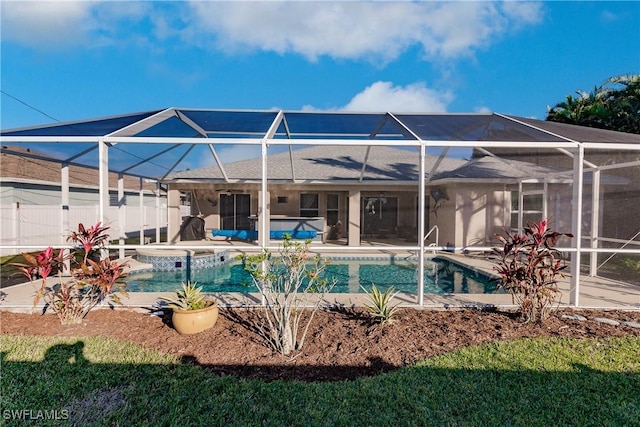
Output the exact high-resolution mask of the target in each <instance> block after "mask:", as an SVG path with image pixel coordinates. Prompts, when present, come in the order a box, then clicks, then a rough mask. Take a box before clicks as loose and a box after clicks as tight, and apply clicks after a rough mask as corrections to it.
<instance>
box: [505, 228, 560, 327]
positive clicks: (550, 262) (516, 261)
mask: <svg viewBox="0 0 640 427" xmlns="http://www.w3.org/2000/svg"><path fill="white" fill-rule="evenodd" d="M561 236H566V237H573V235H572V234H569V233H560V232H557V231H554V230H551V229H550V228H548V223H547V220H544V219H543V220H541V221H540V222H537V223H530V224H529V225H528V226H527V227H525V228H524V234H518V233H511V232H509V231H507V230H505V231H504V235H502V234H496V238H497V239H498V240H499V241H500V243H501V244H502V248H498V249H494V250H493V251H494V257H495V259H496V265H495V266H494V268H493V269H494V270H495V271H496V272H497V273H498V275H499V276H500V278H499V279H497V281H498V287H499V288H502V289H504V290H505V291H506V292H508V293H509V294H511V295H512V297H513V299H514V301H515V302H516V303H517V304H518V305H519V307H520V314H521V315H522V318H523V320H524V321H525V322H538V321H542V320H544V319H545V318H546V317H547V316H548V315H549V311H550V309H551V307H552V305H553V304H554V303H555V302H556V301H559V300H560V296H561V292H560V290H559V289H558V278H559V277H564V276H563V274H562V271H563V270H564V269H566V268H567V265H566V263H565V261H564V260H563V259H562V258H560V253H559V251H557V250H556V249H554V246H555V244H556V242H557V240H558V238H559V237H561Z"/></svg>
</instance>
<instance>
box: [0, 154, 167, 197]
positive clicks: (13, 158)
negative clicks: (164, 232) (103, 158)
mask: <svg viewBox="0 0 640 427" xmlns="http://www.w3.org/2000/svg"><path fill="white" fill-rule="evenodd" d="M60 168H61V165H60V163H59V162H58V161H57V160H56V159H54V158H51V157H50V156H47V155H46V154H43V153H38V152H34V151H32V150H30V149H24V148H22V147H2V150H1V154H0V179H2V181H3V182H32V183H39V184H48V185H60V181H61V172H60ZM123 180H124V181H123V183H124V186H125V188H126V189H127V190H129V191H138V190H139V189H140V178H139V177H136V176H131V175H123ZM69 184H70V185H71V186H88V187H95V188H97V187H98V170H97V169H95V168H91V167H85V166H80V165H75V164H73V165H69ZM109 186H110V187H117V186H118V175H117V174H115V173H113V172H111V173H109ZM143 188H144V189H145V190H149V191H154V190H155V189H156V186H155V185H154V184H153V183H147V182H143Z"/></svg>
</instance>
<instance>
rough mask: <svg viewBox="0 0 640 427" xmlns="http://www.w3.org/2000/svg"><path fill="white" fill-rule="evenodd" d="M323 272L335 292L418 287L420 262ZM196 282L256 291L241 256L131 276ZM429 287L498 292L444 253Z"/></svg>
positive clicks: (431, 268) (146, 285)
mask: <svg viewBox="0 0 640 427" xmlns="http://www.w3.org/2000/svg"><path fill="white" fill-rule="evenodd" d="M323 274H324V277H326V278H329V279H336V280H337V284H336V286H335V287H334V288H333V290H332V292H334V293H361V292H363V291H362V289H361V288H360V286H361V285H362V286H364V287H365V288H367V289H369V288H370V287H371V285H372V284H375V285H376V286H377V287H378V288H379V289H386V288H388V287H389V286H393V287H394V288H395V290H397V291H400V292H407V293H413V294H415V293H417V287H418V265H417V261H416V260H413V261H411V260H396V259H384V260H376V259H367V260H340V259H333V260H331V262H330V264H328V265H327V268H326V270H325V271H324V273H323ZM189 279H190V280H191V281H192V282H197V283H198V285H199V286H202V287H203V291H204V292H257V289H256V287H255V286H254V285H253V280H252V278H251V275H250V274H249V273H248V272H247V271H246V270H245V269H244V266H243V264H242V262H240V261H235V260H234V261H231V262H229V263H226V264H224V265H221V266H218V267H213V268H203V269H197V270H191V271H190V277H187V271H185V270H182V271H146V272H136V273H132V274H131V275H129V276H128V278H127V280H128V287H129V291H131V292H170V291H174V290H175V289H176V288H178V287H179V286H180V283H181V282H186V281H187V280H189ZM424 292H425V293H432V294H440V293H463V294H487V293H498V291H496V286H495V283H493V282H490V278H489V277H488V276H486V275H484V274H482V273H478V272H476V271H474V270H471V269H468V268H466V267H463V266H461V265H459V264H457V263H454V262H451V261H449V260H446V259H443V258H432V259H429V260H427V261H425V289H424Z"/></svg>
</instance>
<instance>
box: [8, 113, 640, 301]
mask: <svg viewBox="0 0 640 427" xmlns="http://www.w3.org/2000/svg"><path fill="white" fill-rule="evenodd" d="M1 140H2V146H3V147H2V150H3V152H8V151H12V150H13V152H15V151H16V149H15V147H20V148H21V149H22V150H23V151H25V149H28V150H29V153H30V154H29V155H30V156H43V157H46V158H47V159H54V160H55V161H56V162H58V163H59V165H60V174H61V180H60V182H61V185H60V189H61V192H62V194H65V192H66V193H67V194H68V191H69V190H68V188H66V189H65V182H66V183H67V186H68V178H65V173H66V172H65V168H67V167H68V166H69V165H82V166H84V167H90V168H93V169H95V170H96V171H97V174H96V179H97V182H96V183H95V184H96V187H97V188H98V196H99V197H98V198H97V200H96V204H97V210H96V215H95V216H96V217H95V220H96V221H102V222H103V223H105V224H107V225H111V226H112V229H113V230H115V232H116V234H118V233H120V235H119V236H118V237H120V238H121V240H120V243H119V244H113V245H111V248H112V249H118V250H120V251H121V253H124V251H125V250H126V249H140V248H142V247H143V246H145V243H148V242H147V241H145V240H142V239H141V240H140V241H139V242H138V243H135V244H124V236H123V232H121V231H118V230H122V229H123V228H122V227H121V226H119V225H118V221H121V220H122V216H121V215H120V214H117V213H114V211H112V210H110V209H109V206H110V205H113V198H114V194H115V195H116V198H118V197H121V196H122V195H123V190H122V188H121V186H119V187H118V188H115V187H114V183H113V180H112V181H111V182H110V179H109V177H110V174H111V175H115V176H124V175H132V176H136V177H140V179H141V180H142V179H144V182H145V183H149V184H153V185H157V188H158V194H160V191H161V192H162V194H166V204H164V203H157V204H156V209H157V210H161V211H162V215H161V216H159V217H162V218H166V234H165V233H163V237H162V238H160V237H158V238H157V239H155V240H154V242H153V243H154V245H157V244H159V243H162V244H163V245H165V246H167V247H172V246H179V247H180V248H182V249H190V248H191V249H194V250H195V249H197V250H210V251H217V250H226V249H228V248H229V247H230V246H232V247H233V248H234V249H235V250H238V251H249V250H256V249H265V248H266V249H270V250H277V249H278V247H279V244H280V243H281V242H282V238H283V236H284V235H285V234H286V235H290V236H292V237H293V238H298V239H310V240H311V242H312V243H311V247H312V249H313V250H314V251H318V252H321V253H323V254H325V253H326V254H331V253H340V254H368V255H388V254H411V255H412V256H414V257H416V260H417V269H418V274H417V286H416V290H415V297H416V299H415V302H416V304H423V301H424V286H423V283H422V280H423V279H422V277H423V274H422V273H423V272H424V268H425V265H424V259H425V256H427V255H429V256H432V255H433V254H441V253H447V254H455V255H459V256H460V258H462V259H464V258H468V259H485V258H486V255H487V254H488V253H489V252H490V251H491V248H492V247H493V246H494V245H495V242H496V240H495V235H496V233H500V232H502V231H503V230H522V229H523V227H524V226H525V225H526V224H528V223H529V222H531V221H539V220H541V219H543V218H546V219H548V221H549V222H550V224H551V227H553V228H554V229H556V230H558V231H561V232H568V233H572V234H573V236H574V237H573V238H571V239H569V238H564V239H561V240H560V241H559V244H558V246H559V248H560V250H561V251H562V253H563V255H564V256H565V257H566V259H567V261H568V262H569V263H570V265H571V273H570V279H569V280H570V283H569V285H568V293H569V295H570V303H571V304H573V305H580V304H581V300H580V298H581V292H582V291H581V283H583V282H584V281H585V280H589V278H594V277H598V278H606V279H609V280H612V281H615V282H613V283H617V284H621V285H620V286H622V288H621V289H623V290H621V292H629V293H630V295H632V299H634V298H635V300H636V301H635V302H633V301H632V304H635V305H640V279H639V277H640V135H635V134H626V133H620V132H614V131H607V130H601V129H594V128H586V127H580V126H573V125H566V124H560V123H554V122H547V121H539V120H533V119H528V118H521V117H514V116H508V115H502V114H497V113H493V114H489V113H487V114H479V113H474V114H431V113H424V114H419V113H389V112H387V113H353V112H306V111H283V110H273V111H229V110H210V109H181V108H169V109H164V110H158V111H149V112H143V113H135V114H127V115H121V116H115V117H107V118H98V119H90V120H80V121H76V122H69V123H56V124H51V125H43V126H33V127H29V128H22V129H9V130H3V131H2V136H1ZM35 153H38V154H35ZM5 180H6V177H3V182H4V181H5ZM116 186H117V185H116ZM118 195H119V196H118ZM62 200H63V201H62V202H61V203H60V205H61V208H60V209H61V210H63V211H64V210H65V209H68V204H69V200H68V197H67V198H66V199H62ZM110 201H111V202H110ZM3 204H5V201H4V200H3ZM122 206H123V204H120V205H118V207H120V208H121V207H122ZM159 215H160V214H159ZM65 224H66V226H68V222H67V223H65ZM64 227H65V226H64V225H63V226H61V227H60V230H61V234H63V232H64V231H65V230H64ZM2 233H3V234H4V233H5V231H4V227H3V232H2ZM158 236H159V235H158ZM159 240H162V242H160V241H159ZM51 243H57V242H49V243H47V245H48V244H51ZM41 246H46V245H44V244H43V245H41ZM9 247H11V248H13V249H18V247H17V246H16V245H5V244H3V248H9ZM37 247H38V246H37V245H36V246H33V249H36V248H37ZM20 249H21V250H24V249H25V246H20ZM26 249H29V248H28V247H27V248H26Z"/></svg>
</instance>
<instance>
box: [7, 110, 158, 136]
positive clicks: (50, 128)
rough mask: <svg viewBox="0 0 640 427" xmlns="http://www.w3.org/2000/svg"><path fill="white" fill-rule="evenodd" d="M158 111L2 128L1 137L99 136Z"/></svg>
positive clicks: (129, 124)
mask: <svg viewBox="0 0 640 427" xmlns="http://www.w3.org/2000/svg"><path fill="white" fill-rule="evenodd" d="M160 111H161V110H159V111H147V112H142V113H131V114H125V115H119V116H110V117H102V118H97V119H88V120H77V121H73V122H64V123H55V124H48V125H40V126H29V127H25V128H19V129H8V130H3V131H2V133H1V134H0V135H1V136H3V137H5V136H6V137H9V136H59V137H65V136H73V137H75V136H86V137H100V136H105V135H109V134H110V133H113V132H116V131H118V130H120V129H123V128H125V127H127V126H131V125H133V124H135V123H137V122H139V121H141V120H144V119H146V118H148V117H150V116H153V115H154V114H157V113H159V112H160Z"/></svg>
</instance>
